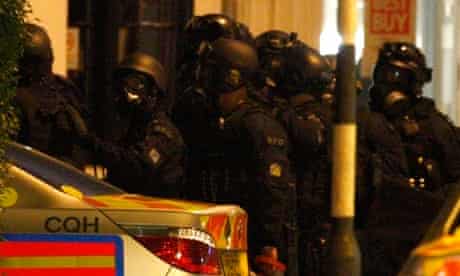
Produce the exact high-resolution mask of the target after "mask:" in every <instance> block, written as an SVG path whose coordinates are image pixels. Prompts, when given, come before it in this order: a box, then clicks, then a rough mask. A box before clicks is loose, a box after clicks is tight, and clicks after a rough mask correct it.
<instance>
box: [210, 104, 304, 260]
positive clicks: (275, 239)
mask: <svg viewBox="0 0 460 276" xmlns="http://www.w3.org/2000/svg"><path fill="white" fill-rule="evenodd" d="M224 120H225V123H224V127H223V135H222V138H223V139H224V140H223V141H224V142H225V147H223V156H222V159H221V160H222V161H223V162H222V163H223V164H222V165H221V168H222V169H224V172H223V173H224V177H225V178H224V182H223V183H221V187H220V188H221V189H222V190H221V191H220V192H219V193H218V198H219V200H218V201H219V202H227V203H231V202H233V203H237V204H239V205H240V206H242V207H243V208H244V209H245V210H247V211H248V213H249V216H250V220H249V237H250V239H249V244H250V250H251V252H250V253H251V256H254V255H256V254H257V253H259V252H260V251H259V250H260V248H262V247H263V246H275V247H277V248H279V249H280V251H281V257H282V259H283V260H286V259H287V256H286V252H287V251H286V250H287V246H288V244H286V242H288V241H287V240H286V239H285V237H286V236H291V237H292V235H293V234H294V233H293V231H294V230H295V229H293V228H292V227H293V226H294V225H292V223H293V222H292V221H289V219H292V217H293V216H294V215H295V207H294V209H293V207H292V204H291V206H290V204H289V203H290V202H291V203H292V200H295V195H293V194H290V193H292V192H294V191H295V183H294V181H293V179H292V176H291V174H290V171H289V169H290V168H289V160H288V149H289V144H288V137H287V135H286V133H285V131H284V130H283V128H282V127H281V125H279V124H278V123H277V122H276V121H274V120H273V119H271V117H269V115H267V114H265V113H264V112H263V111H262V109H261V108H260V107H257V106H256V105H253V104H249V103H244V104H241V105H240V106H239V108H238V109H237V110H235V111H234V112H232V113H231V114H229V115H228V116H227V117H225V118H224ZM218 167H220V166H219V165H218ZM275 221H277V223H275ZM292 238H293V237H292Z"/></svg>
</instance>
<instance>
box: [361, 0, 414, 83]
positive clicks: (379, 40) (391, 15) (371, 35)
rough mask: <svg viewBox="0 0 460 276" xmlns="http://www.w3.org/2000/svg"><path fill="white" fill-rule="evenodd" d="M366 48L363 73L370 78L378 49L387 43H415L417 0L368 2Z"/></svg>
mask: <svg viewBox="0 0 460 276" xmlns="http://www.w3.org/2000/svg"><path fill="white" fill-rule="evenodd" d="M365 3H366V13H365V17H366V25H365V26H366V28H365V29H366V32H365V34H366V35H365V38H366V44H365V45H366V46H365V49H364V56H363V62H362V64H361V65H362V68H361V73H362V74H363V75H364V76H370V74H371V71H372V68H373V66H374V63H375V59H376V58H377V52H378V49H379V48H380V47H381V45H382V44H383V43H384V42H386V41H406V42H415V11H416V4H417V0H366V2H365Z"/></svg>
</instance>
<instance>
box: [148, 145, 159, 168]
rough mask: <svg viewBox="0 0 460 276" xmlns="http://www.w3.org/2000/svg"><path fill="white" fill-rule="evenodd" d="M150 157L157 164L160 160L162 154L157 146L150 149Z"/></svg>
mask: <svg viewBox="0 0 460 276" xmlns="http://www.w3.org/2000/svg"><path fill="white" fill-rule="evenodd" d="M149 157H150V160H151V161H152V162H153V164H157V163H158V162H159V161H160V158H161V155H160V153H159V152H158V150H157V149H156V148H151V149H150V150H149Z"/></svg>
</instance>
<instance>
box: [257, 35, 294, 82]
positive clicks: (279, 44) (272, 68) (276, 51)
mask: <svg viewBox="0 0 460 276" xmlns="http://www.w3.org/2000/svg"><path fill="white" fill-rule="evenodd" d="M255 43H256V48H257V54H258V56H259V62H260V67H261V69H262V71H263V73H264V74H265V85H268V86H272V87H274V86H277V85H278V83H279V82H280V79H281V74H282V70H283V66H284V60H285V59H284V57H283V56H282V49H283V48H285V47H291V46H292V45H294V44H295V43H301V42H300V41H298V40H297V34H296V33H291V34H289V33H286V32H283V31H279V30H271V31H267V32H264V33H262V34H260V35H259V36H257V38H256V40H255Z"/></svg>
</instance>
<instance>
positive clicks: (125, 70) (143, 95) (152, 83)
mask: <svg viewBox="0 0 460 276" xmlns="http://www.w3.org/2000/svg"><path fill="white" fill-rule="evenodd" d="M114 77H115V82H116V86H115V87H116V88H115V89H116V92H115V94H116V98H115V102H116V107H117V113H118V116H117V118H116V119H117V130H116V133H115V135H114V137H113V138H112V139H111V140H107V141H104V140H101V139H99V138H97V137H95V136H92V135H88V136H86V137H83V139H82V140H83V143H84V144H85V145H86V146H87V147H90V148H91V149H92V150H93V151H94V152H95V153H96V154H97V155H98V156H99V158H100V159H101V160H100V161H101V163H102V164H103V165H105V166H106V167H107V168H108V180H109V181H110V182H112V183H113V184H115V185H117V186H119V187H121V188H123V189H125V190H126V191H128V192H131V193H140V194H145V195H154V196H164V197H176V198H177V197H180V196H182V190H183V187H182V181H183V174H184V164H183V162H184V154H185V152H184V150H185V146H184V143H183V141H182V137H181V135H180V133H179V131H178V130H177V129H176V128H175V126H174V125H173V124H172V122H171V121H170V119H169V118H168V117H167V115H166V114H165V113H164V111H162V110H161V108H160V107H161V101H162V99H163V98H164V97H165V96H166V84H167V80H166V74H165V72H164V69H163V66H162V65H161V64H160V63H159V62H158V61H157V60H155V59H154V58H153V57H152V56H149V55H147V54H144V53H141V52H136V53H133V54H131V55H129V56H127V57H126V58H125V59H124V60H123V61H122V62H121V64H120V65H119V66H118V68H117V69H116V71H115V74H114Z"/></svg>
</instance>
